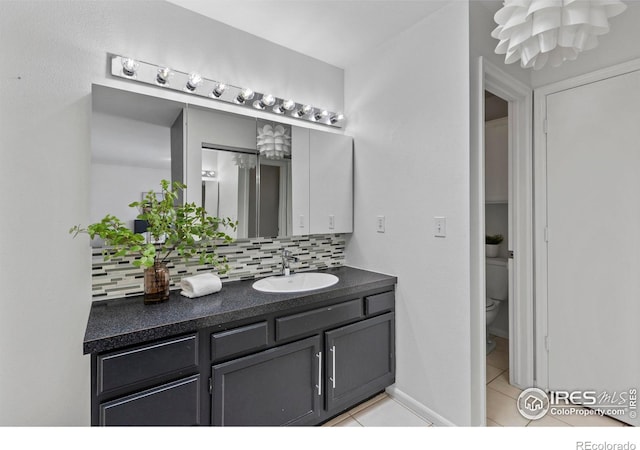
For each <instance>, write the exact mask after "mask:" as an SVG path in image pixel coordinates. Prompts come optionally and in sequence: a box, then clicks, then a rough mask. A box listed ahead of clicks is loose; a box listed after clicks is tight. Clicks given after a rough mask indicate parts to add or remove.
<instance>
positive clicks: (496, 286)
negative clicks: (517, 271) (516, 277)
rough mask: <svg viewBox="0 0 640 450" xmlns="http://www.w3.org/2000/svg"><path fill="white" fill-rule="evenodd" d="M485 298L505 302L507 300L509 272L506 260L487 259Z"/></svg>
mask: <svg viewBox="0 0 640 450" xmlns="http://www.w3.org/2000/svg"><path fill="white" fill-rule="evenodd" d="M486 272H487V298H492V299H494V300H507V299H508V298H509V276H508V274H509V271H508V269H507V259H506V258H487V265H486Z"/></svg>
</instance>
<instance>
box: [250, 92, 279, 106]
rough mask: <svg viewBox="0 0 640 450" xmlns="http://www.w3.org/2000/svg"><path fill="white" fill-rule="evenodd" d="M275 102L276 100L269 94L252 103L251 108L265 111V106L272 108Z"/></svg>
mask: <svg viewBox="0 0 640 450" xmlns="http://www.w3.org/2000/svg"><path fill="white" fill-rule="evenodd" d="M275 102H276V98H275V97H274V96H273V95H271V94H267V95H263V96H262V98H261V99H260V100H256V101H255V102H253V107H254V108H256V109H265V108H266V107H267V106H273V104H274V103H275Z"/></svg>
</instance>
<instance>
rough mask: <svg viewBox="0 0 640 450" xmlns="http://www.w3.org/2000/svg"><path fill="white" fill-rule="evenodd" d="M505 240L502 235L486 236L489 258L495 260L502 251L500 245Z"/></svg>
mask: <svg viewBox="0 0 640 450" xmlns="http://www.w3.org/2000/svg"><path fill="white" fill-rule="evenodd" d="M503 240H504V237H503V236H502V235H501V234H494V235H486V237H485V253H486V255H487V257H489V258H495V257H496V256H498V252H499V251H500V243H501V242H502V241H503Z"/></svg>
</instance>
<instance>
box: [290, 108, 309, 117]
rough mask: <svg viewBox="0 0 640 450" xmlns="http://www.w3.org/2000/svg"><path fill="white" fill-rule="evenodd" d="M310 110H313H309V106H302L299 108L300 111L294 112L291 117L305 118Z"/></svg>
mask: <svg viewBox="0 0 640 450" xmlns="http://www.w3.org/2000/svg"><path fill="white" fill-rule="evenodd" d="M312 109H313V108H311V106H309V105H304V106H303V107H302V108H300V109H298V110H296V111H295V112H294V113H293V115H294V116H296V117H298V118H299V117H304V116H306V115H307V114H309V113H310V112H311V110H312Z"/></svg>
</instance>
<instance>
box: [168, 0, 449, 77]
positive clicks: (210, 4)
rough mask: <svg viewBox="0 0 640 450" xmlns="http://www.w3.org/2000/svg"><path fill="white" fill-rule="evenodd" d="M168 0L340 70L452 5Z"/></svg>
mask: <svg viewBox="0 0 640 450" xmlns="http://www.w3.org/2000/svg"><path fill="white" fill-rule="evenodd" d="M168 1H169V2H170V3H174V4H176V5H179V6H182V7H184V8H186V9H189V10H192V11H194V12H197V13H199V14H202V15H204V16H207V17H210V18H212V19H215V20H217V21H219V22H223V23H225V24H227V25H230V26H232V27H234V28H238V29H240V30H243V31H246V32H248V33H251V34H253V35H256V36H259V37H261V38H263V39H266V40H268V41H271V42H274V43H276V44H279V45H282V46H284V47H287V48H290V49H292V50H295V51H298V52H300V53H303V54H305V55H308V56H311V57H313V58H316V59H319V60H321V61H324V62H327V63H329V64H331V65H334V66H337V67H341V68H344V67H345V66H346V65H347V64H348V62H349V61H350V60H352V59H353V58H355V57H358V56H360V55H362V54H363V53H365V52H368V51H370V50H372V49H374V48H376V47H377V46H378V45H380V44H381V43H383V42H384V41H386V40H387V39H389V38H391V37H393V36H394V35H396V34H398V33H400V32H401V31H403V30H406V29H407V28H409V27H411V26H412V25H414V24H416V23H418V22H419V21H420V20H422V19H423V18H424V17H426V16H428V15H429V14H431V13H433V12H434V11H436V10H438V9H439V8H441V7H443V6H444V5H445V4H446V3H447V1H444V0H409V1H405V0H368V1H364V0H168ZM449 1H450V0H449Z"/></svg>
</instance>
